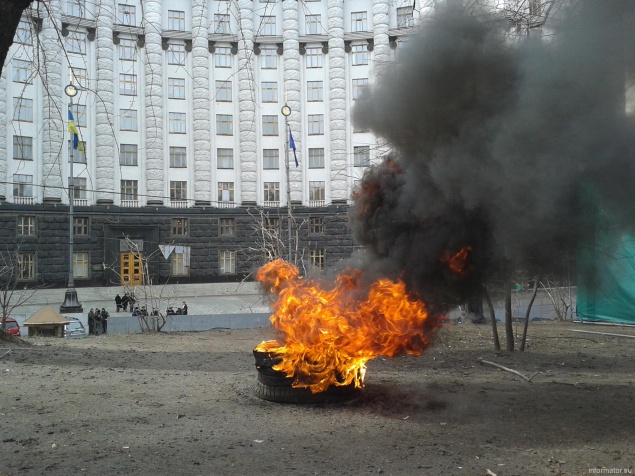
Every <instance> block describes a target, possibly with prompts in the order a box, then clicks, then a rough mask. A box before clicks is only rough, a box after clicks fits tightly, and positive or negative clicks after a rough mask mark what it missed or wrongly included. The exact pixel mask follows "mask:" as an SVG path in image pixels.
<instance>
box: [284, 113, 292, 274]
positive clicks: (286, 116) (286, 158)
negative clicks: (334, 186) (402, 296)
mask: <svg viewBox="0 0 635 476" xmlns="http://www.w3.org/2000/svg"><path fill="white" fill-rule="evenodd" d="M282 115H283V116H284V133H285V135H286V140H285V147H284V163H285V164H286V168H287V211H288V214H289V217H288V219H287V231H288V233H289V245H288V246H289V249H288V260H287V261H288V262H289V263H291V244H292V239H291V220H292V218H293V214H292V212H291V179H290V177H289V173H290V172H289V116H290V115H291V108H290V107H289V106H287V102H286V101H285V103H284V106H282Z"/></svg>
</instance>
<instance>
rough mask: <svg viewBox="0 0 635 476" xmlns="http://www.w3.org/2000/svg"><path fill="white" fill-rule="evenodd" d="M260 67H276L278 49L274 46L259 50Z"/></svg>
mask: <svg viewBox="0 0 635 476" xmlns="http://www.w3.org/2000/svg"><path fill="white" fill-rule="evenodd" d="M260 67H261V68H262V69H276V68H277V67H278V51H277V50H276V49H275V48H263V49H261V50H260Z"/></svg>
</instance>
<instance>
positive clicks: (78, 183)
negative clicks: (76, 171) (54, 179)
mask: <svg viewBox="0 0 635 476" xmlns="http://www.w3.org/2000/svg"><path fill="white" fill-rule="evenodd" d="M68 180H69V182H72V183H73V198H74V199H75V200H86V179H85V178H84V177H75V178H74V179H72V178H70V177H69V178H68Z"/></svg>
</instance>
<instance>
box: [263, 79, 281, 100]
mask: <svg viewBox="0 0 635 476" xmlns="http://www.w3.org/2000/svg"><path fill="white" fill-rule="evenodd" d="M260 90H261V93H262V102H278V83H277V82H266V81H263V83H262V86H261V88H260Z"/></svg>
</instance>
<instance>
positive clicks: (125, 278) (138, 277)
mask: <svg viewBox="0 0 635 476" xmlns="http://www.w3.org/2000/svg"><path fill="white" fill-rule="evenodd" d="M142 256H143V255H142ZM142 256H137V255H135V253H130V252H123V253H121V254H120V255H119V264H120V269H121V285H122V286H125V285H128V286H136V285H139V284H143V266H142V262H141V258H142Z"/></svg>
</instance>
